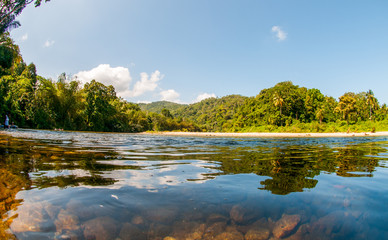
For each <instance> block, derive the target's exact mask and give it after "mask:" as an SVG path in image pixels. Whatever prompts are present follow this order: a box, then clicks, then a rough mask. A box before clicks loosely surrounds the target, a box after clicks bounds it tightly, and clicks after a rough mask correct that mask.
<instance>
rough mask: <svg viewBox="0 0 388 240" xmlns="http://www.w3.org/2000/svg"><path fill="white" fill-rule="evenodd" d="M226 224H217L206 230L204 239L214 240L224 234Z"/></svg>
mask: <svg viewBox="0 0 388 240" xmlns="http://www.w3.org/2000/svg"><path fill="white" fill-rule="evenodd" d="M225 228H226V222H216V223H213V224H212V225H210V226H209V227H208V228H206V230H205V233H204V235H203V239H214V238H215V237H216V236H218V235H220V234H221V233H223V232H224V230H225Z"/></svg>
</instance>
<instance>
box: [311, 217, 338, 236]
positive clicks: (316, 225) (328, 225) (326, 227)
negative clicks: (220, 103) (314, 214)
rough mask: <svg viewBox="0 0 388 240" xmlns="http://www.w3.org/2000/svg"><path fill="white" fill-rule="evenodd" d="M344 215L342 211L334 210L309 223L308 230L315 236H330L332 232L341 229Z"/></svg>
mask: <svg viewBox="0 0 388 240" xmlns="http://www.w3.org/2000/svg"><path fill="white" fill-rule="evenodd" d="M344 217H345V214H344V212H342V211H335V212H332V213H330V214H328V215H326V216H324V217H321V218H319V219H318V220H317V221H314V222H312V223H311V224H310V228H309V231H310V232H312V233H314V234H315V235H317V234H318V235H317V236H330V235H331V234H332V233H333V232H338V231H339V230H340V229H341V226H342V225H341V224H340V223H341V222H342V219H343V218H344Z"/></svg>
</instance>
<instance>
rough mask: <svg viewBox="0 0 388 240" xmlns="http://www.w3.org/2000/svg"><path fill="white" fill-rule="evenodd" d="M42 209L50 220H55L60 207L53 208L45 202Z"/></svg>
mask: <svg viewBox="0 0 388 240" xmlns="http://www.w3.org/2000/svg"><path fill="white" fill-rule="evenodd" d="M43 205H44V209H45V210H46V212H47V214H48V215H49V216H50V218H51V219H52V220H54V219H56V218H57V216H58V213H59V212H60V211H61V207H59V206H54V205H52V204H51V203H49V202H48V201H45V202H44V203H43Z"/></svg>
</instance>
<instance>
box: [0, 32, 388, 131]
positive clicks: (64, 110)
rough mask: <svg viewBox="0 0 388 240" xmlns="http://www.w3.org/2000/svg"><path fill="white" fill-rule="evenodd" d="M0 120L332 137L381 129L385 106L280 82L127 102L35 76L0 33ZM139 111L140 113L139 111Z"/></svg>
mask: <svg viewBox="0 0 388 240" xmlns="http://www.w3.org/2000/svg"><path fill="white" fill-rule="evenodd" d="M0 38H1V41H2V42H3V43H4V44H2V45H0V114H1V116H2V118H3V117H4V116H5V115H6V114H8V116H9V117H10V119H11V120H10V123H15V124H17V125H19V126H20V127H29V128H43V129H54V128H57V129H65V130H84V131H112V132H143V131H213V132H253V131H255V132H337V131H342V132H343V131H382V130H388V117H387V116H388V108H387V105H386V104H384V105H382V106H380V104H379V102H378V100H377V99H376V98H375V97H374V94H373V92H372V90H368V91H367V92H361V93H357V94H356V93H352V92H348V93H345V94H344V95H343V96H341V97H340V98H339V101H336V99H334V98H333V97H329V96H325V95H323V94H322V93H321V92H320V91H319V90H318V89H307V88H305V87H299V86H297V85H294V84H293V83H292V82H280V83H278V84H276V85H275V86H274V87H271V88H268V89H263V90H261V92H260V93H259V94H258V95H257V96H255V97H244V96H240V95H229V96H225V97H222V98H208V99H205V100H203V101H201V102H198V103H194V104H177V103H171V102H166V101H161V102H156V103H152V104H141V105H140V106H139V105H138V104H134V103H130V102H127V101H125V100H124V99H122V98H120V97H117V96H116V92H115V89H114V87H113V86H105V85H104V84H102V83H100V82H97V81H95V80H93V81H91V82H89V83H86V84H85V85H84V86H82V85H81V84H80V83H79V82H77V81H74V80H71V79H70V78H69V77H68V76H66V74H65V73H63V74H62V75H60V76H59V78H58V80H57V81H54V80H52V79H45V78H43V77H41V76H38V74H37V72H36V66H35V65H34V64H33V63H31V64H29V65H27V64H26V63H25V62H24V61H23V59H22V57H21V55H20V53H19V47H18V46H17V45H15V44H14V42H13V41H12V39H11V38H10V37H9V34H8V33H5V34H2V35H0ZM141 108H142V109H143V110H142V109H141Z"/></svg>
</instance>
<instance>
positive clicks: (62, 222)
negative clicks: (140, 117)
mask: <svg viewBox="0 0 388 240" xmlns="http://www.w3.org/2000/svg"><path fill="white" fill-rule="evenodd" d="M387 160H388V138H387V137H357V138H354V137H353V138H352V137H349V138H210V137H209V138H199V137H176V136H175V137H170V136H157V135H141V134H112V133H87V132H55V131H37V130H17V131H9V132H6V133H5V132H3V134H1V133H0V214H1V218H2V221H1V222H0V239H116V240H119V239H122V240H125V239H164V240H173V239H237V240H238V239H246V240H254V239H388V218H387V217H386V216H387V213H388V188H387V186H388V185H387V184H388V170H387V167H388V164H387V163H388V162H387Z"/></svg>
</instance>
